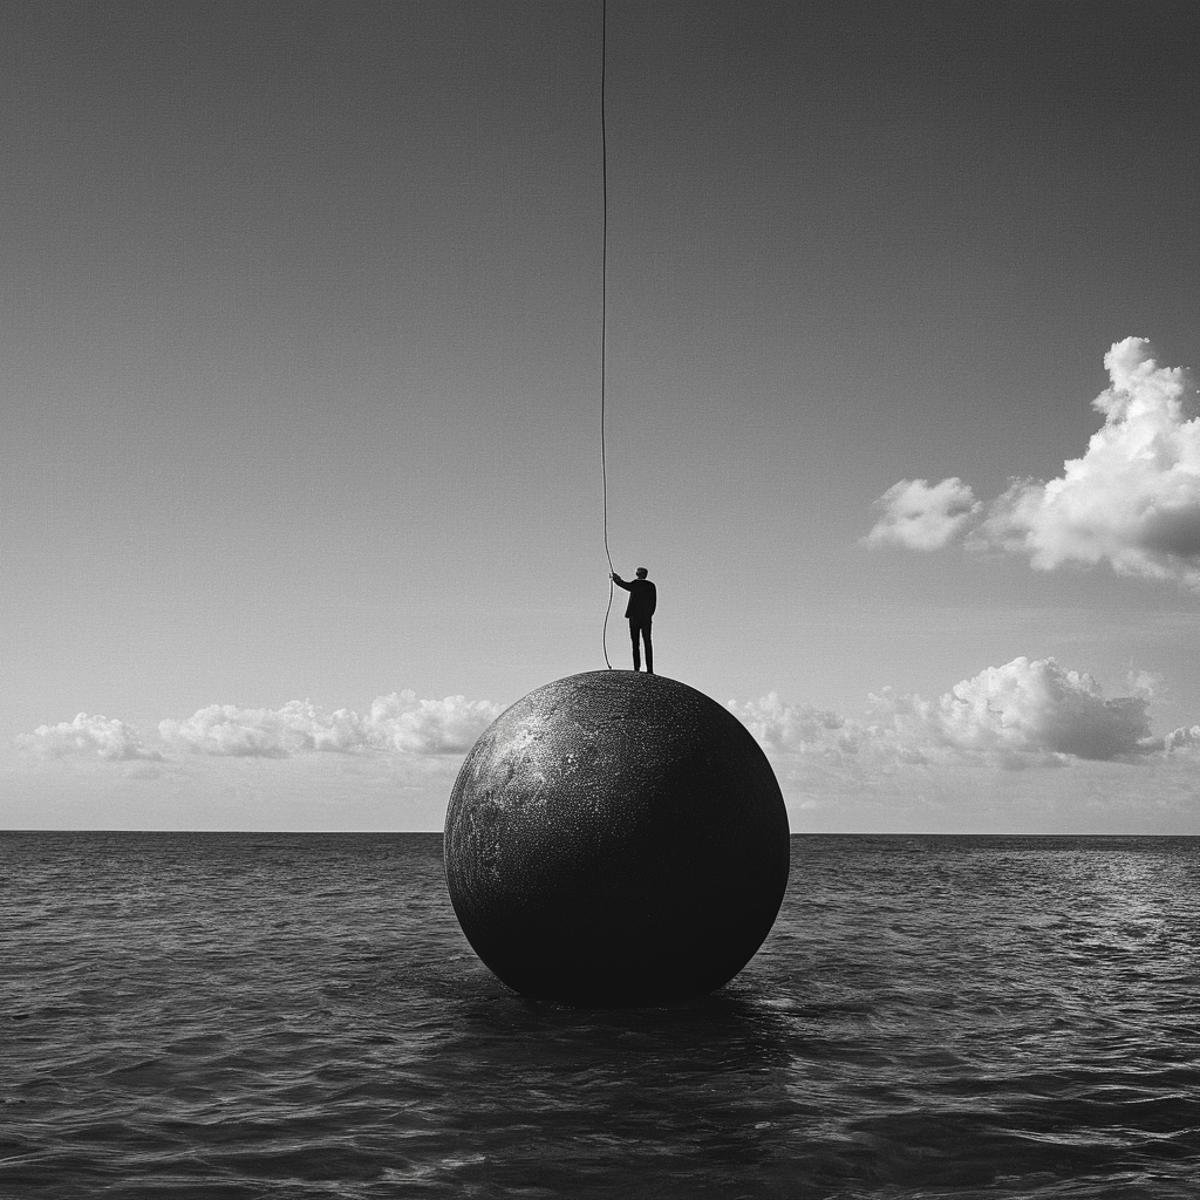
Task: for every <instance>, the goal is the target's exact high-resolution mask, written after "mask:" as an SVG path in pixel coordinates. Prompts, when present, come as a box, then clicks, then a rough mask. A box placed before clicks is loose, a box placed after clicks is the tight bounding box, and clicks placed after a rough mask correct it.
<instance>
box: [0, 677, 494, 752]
mask: <svg viewBox="0 0 1200 1200" xmlns="http://www.w3.org/2000/svg"><path fill="white" fill-rule="evenodd" d="M499 712H500V706H499V705H497V704H493V703H492V702H491V701H490V700H468V699H466V698H465V697H463V696H447V697H446V698H445V699H443V700H424V699H420V698H419V697H418V696H417V695H416V693H415V692H412V691H403V692H393V693H392V694H391V695H388V696H379V697H377V698H376V699H375V700H374V701H372V703H371V706H370V708H369V709H368V710H367V711H366V712H365V713H358V712H355V711H354V710H352V709H349V708H339V709H336V710H334V711H332V712H328V711H326V710H324V709H321V708H319V707H317V706H316V705H314V704H313V703H311V702H310V701H308V700H291V701H289V702H288V703H287V704H284V705H283V706H282V707H280V708H241V707H239V706H237V705H234V704H211V705H209V706H208V707H207V708H201V709H199V710H198V711H197V712H195V713H193V714H192V715H191V716H190V717H185V718H183V719H182V720H177V719H174V718H167V719H165V720H163V721H160V722H159V724H158V730H157V733H158V738H157V743H156V744H157V745H158V746H160V747H162V749H156V748H153V747H152V746H147V744H146V742H145V741H144V740H143V738H142V735H141V734H140V733H139V732H138V731H137V730H136V729H135V728H134V727H133V726H131V725H127V724H126V723H125V722H124V721H118V720H110V719H109V718H108V717H99V716H94V717H92V716H88V715H87V714H86V713H80V714H79V715H78V716H77V717H76V718H75V719H74V720H73V721H63V722H60V723H59V724H57V725H41V726H39V727H38V728H37V729H35V730H34V731H33V732H32V733H26V734H20V735H19V736H18V737H17V739H16V740H17V745H18V746H19V747H21V748H22V749H24V750H26V751H29V752H33V753H37V754H41V755H42V756H44V757H48V758H98V759H105V760H108V761H126V760H130V759H150V760H154V761H162V760H163V758H164V755H163V749H166V750H172V751H184V752H190V753H195V754H206V755H214V756H224V757H237V758H291V757H293V756H295V755H300V754H308V753H315V752H320V751H333V752H339V753H343V754H357V753H366V752H388V751H391V752H398V753H402V754H408V755H418V756H422V757H431V756H432V757H436V756H440V755H454V754H465V753H466V751H467V750H469V749H470V748H471V745H472V743H473V742H474V741H475V739H476V738H477V737H478V736H479V735H480V734H481V733H482V732H483V730H484V729H486V728H487V726H488V725H490V724H491V722H492V721H493V720H495V718H496V717H497V715H498V714H499Z"/></svg>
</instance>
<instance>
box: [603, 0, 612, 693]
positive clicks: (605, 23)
mask: <svg viewBox="0 0 1200 1200" xmlns="http://www.w3.org/2000/svg"><path fill="white" fill-rule="evenodd" d="M607 74H608V0H601V4H600V197H601V206H600V207H601V218H600V247H601V250H600V479H601V485H602V488H603V496H604V557H605V558H607V559H608V574H609V580H608V607H607V608H606V609H605V610H604V632H603V634H602V635H601V644H602V646H603V648H604V665H605V666H606V667H607V668H608V669H609V670H610V671H611V670H612V663H610V662H609V661H608V617H609V614H610V613H611V612H612V602H613V581H612V574H613V561H612V554H611V553H610V552H609V549H608V454H607V448H606V446H605V437H604V417H605V411H604V410H605V402H606V400H607V374H608V372H607V369H606V368H607V365H608V126H607V122H606V120H605V103H604V101H605V96H604V85H605V82H606V76H607Z"/></svg>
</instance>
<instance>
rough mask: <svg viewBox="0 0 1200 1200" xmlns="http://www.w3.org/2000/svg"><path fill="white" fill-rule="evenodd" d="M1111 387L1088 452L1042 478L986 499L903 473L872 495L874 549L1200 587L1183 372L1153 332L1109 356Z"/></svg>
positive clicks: (1198, 473) (1198, 442) (1197, 507)
mask: <svg viewBox="0 0 1200 1200" xmlns="http://www.w3.org/2000/svg"><path fill="white" fill-rule="evenodd" d="M1104 366H1105V369H1106V370H1107V371H1108V377H1109V387H1107V388H1106V389H1105V390H1104V391H1103V392H1101V393H1100V395H1099V396H1097V397H1096V398H1095V400H1093V401H1092V406H1093V408H1095V409H1096V410H1097V411H1098V412H1100V413H1102V414H1103V415H1104V424H1103V426H1102V427H1101V428H1100V429H1099V430H1098V431H1097V432H1096V433H1095V434H1093V435H1092V437H1091V439H1090V440H1089V442H1088V445H1087V449H1086V450H1085V452H1084V454H1083V455H1082V457H1080V458H1075V459H1070V460H1068V461H1067V462H1066V463H1064V464H1063V472H1062V475H1061V476H1059V477H1058V478H1056V479H1051V480H1049V481H1046V482H1043V481H1040V480H1035V479H1014V480H1013V482H1012V483H1011V484H1010V486H1009V487H1008V489H1007V490H1006V491H1005V492H1004V493H1003V494H1002V495H1000V496H998V497H996V498H995V499H994V500H992V501H991V502H990V503H987V504H984V503H983V502H981V501H979V500H977V499H976V497H975V494H974V492H973V490H972V489H971V487H970V485H969V484H967V483H964V482H963V481H962V480H961V479H959V478H957V477H951V478H948V479H943V480H942V481H941V482H939V483H936V484H931V483H929V481H928V480H925V479H902V480H900V481H899V482H898V483H896V484H894V485H893V486H892V487H890V488H889V489H888V490H887V491H886V492H884V494H883V495H882V496H880V497H879V499H878V500H877V501H876V502H875V507H876V509H877V510H878V512H879V518H878V520H877V521H876V523H875V525H874V526H873V528H872V529H871V530H870V532H869V533H868V534H867V536H866V539H865V541H866V542H867V544H868V545H871V546H886V545H894V546H902V547H905V548H907V549H910V550H922V551H932V550H938V549H941V548H943V547H945V546H948V545H950V544H951V543H953V542H956V541H957V542H961V543H962V544H964V545H965V546H966V547H967V548H968V549H975V550H979V549H998V550H1002V551H1005V552H1008V553H1013V554H1022V555H1026V556H1027V557H1028V558H1029V561H1030V564H1031V565H1032V566H1033V567H1034V568H1036V569H1038V570H1043V571H1050V570H1054V569H1055V568H1057V567H1060V566H1064V565H1067V564H1075V565H1081V566H1097V565H1100V564H1107V565H1108V566H1110V567H1111V568H1112V569H1113V570H1114V571H1115V572H1117V573H1118V574H1120V575H1126V576H1137V577H1141V578H1147V579H1156V580H1168V581H1172V582H1175V583H1178V584H1182V585H1183V586H1185V587H1188V588H1191V589H1193V590H1200V416H1189V413H1188V404H1187V402H1188V401H1189V400H1190V398H1191V395H1193V394H1194V389H1193V387H1192V383H1191V379H1190V376H1189V374H1188V372H1187V371H1186V370H1184V369H1183V368H1180V367H1161V366H1159V365H1158V363H1157V362H1156V361H1155V360H1154V358H1153V357H1152V351H1151V347H1150V343H1149V341H1148V340H1147V339H1146V338H1140V337H1129V338H1125V340H1124V341H1120V342H1116V343H1115V344H1114V345H1113V346H1112V347H1111V348H1110V349H1109V351H1108V353H1107V354H1106V355H1105V356H1104Z"/></svg>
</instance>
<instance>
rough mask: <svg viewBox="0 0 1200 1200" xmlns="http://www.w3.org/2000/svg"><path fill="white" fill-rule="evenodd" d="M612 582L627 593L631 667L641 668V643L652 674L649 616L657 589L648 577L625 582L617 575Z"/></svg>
mask: <svg viewBox="0 0 1200 1200" xmlns="http://www.w3.org/2000/svg"><path fill="white" fill-rule="evenodd" d="M613 583H615V584H616V585H617V587H623V588H624V589H625V590H626V591H627V592H628V593H629V603H628V604H627V605H625V616H626V617H628V618H629V637H630V640H631V641H632V642H633V669H634V670H635V671H640V670H641V669H642V655H641V645H640V644H639V643H642V642H644V643H645V646H646V670H647V672H649V674H651V675H653V674H654V647H653V645H652V644H651V642H650V618H651V617H653V616H654V609H655V607H656V606H657V604H658V589H657V588H655V586H654V584H652V583H651V582H650V580H648V579H631V580H630V581H629V582H628V583H626V582H625V580H623V579H622V578H621V577H620V576H619V575H614V576H613Z"/></svg>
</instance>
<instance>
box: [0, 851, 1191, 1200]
mask: <svg viewBox="0 0 1200 1200" xmlns="http://www.w3.org/2000/svg"><path fill="white" fill-rule="evenodd" d="M792 853H793V859H792V878H791V885H790V888H789V891H788V894H787V898H786V900H785V902H784V907H783V910H782V912H781V914H780V916H779V920H778V921H777V923H776V925H775V928H774V931H773V932H772V934H771V936H770V938H769V939H768V940H767V942H766V944H765V945H764V947H763V949H762V950H761V951H760V952H759V954H758V955H757V957H756V958H755V959H754V960H753V961H752V962H751V963H750V965H749V966H748V967H747V968H746V970H745V971H743V972H742V974H741V975H740V976H739V977H738V978H737V979H736V980H735V981H734V982H733V983H732V984H730V985H729V986H728V987H726V988H725V989H724V990H722V991H721V992H718V993H716V994H714V995H713V996H711V997H708V998H706V999H704V1000H702V1001H700V1002H697V1003H694V1004H691V1005H688V1006H684V1007H679V1008H658V1009H656V1008H649V1009H635V1010H627V1011H586V1010H577V1009H570V1008H563V1007H559V1006H556V1005H553V1004H548V1003H535V1002H531V1001H527V1000H524V999H522V998H520V997H519V996H516V995H514V994H512V993H510V992H509V991H507V990H506V989H505V988H504V987H503V985H501V984H500V983H499V982H497V980H496V979H495V978H494V977H493V976H492V975H491V974H490V973H489V972H488V971H487V970H486V968H484V967H483V966H482V965H481V964H480V962H479V961H478V960H477V959H476V957H475V956H474V954H473V952H472V951H471V949H470V947H469V946H468V945H467V943H466V941H465V939H464V938H463V936H462V934H461V932H460V931H459V928H458V924H457V922H456V920H455V917H454V913H453V910H452V909H451V907H450V903H449V900H448V898H447V895H446V892H445V885H444V882H443V876H442V865H441V838H440V837H439V836H437V835H429V834H404V835H325V834H310V835H293V834H287V835H274V834H272V835H253V834H134V833H115V834H103V833H78V834H66V833H62V834H58V833H8V834H0V1197H3V1198H4V1200H27V1198H28V1200H34V1198H41V1197H45V1198H48V1200H49V1198H53V1200H72V1198H73V1197H93V1196H95V1197H100V1196H103V1197H122V1198H123V1197H131V1198H133V1197H164V1198H167V1197H169V1198H171V1200H187V1198H190V1197H197V1198H199V1197H204V1198H206V1200H216V1198H221V1200H224V1198H231V1200H232V1198H239V1197H246V1198H250V1197H272V1198H287V1200H301V1198H308V1197H313V1198H316V1197H321V1198H325V1197H330V1198H333V1197H345V1198H348V1200H349V1198H353V1200H367V1198H375V1197H400V1198H405V1197H423V1196H453V1197H490V1196H512V1197H558V1196H563V1197H585V1198H586V1197H613V1198H619V1200H639V1198H641V1197H680V1198H687V1200H692V1198H700V1200H704V1198H708V1197H712V1198H717V1197H719V1198H721V1200H736V1198H738V1197H746V1198H755V1197H796V1198H810V1197H811V1198H817V1197H847V1198H848V1197H887V1198H899V1197H929V1198H932V1197H950V1196H953V1197H975V1196H978V1197H999V1196H1005V1197H1021V1198H1023V1200H1024V1198H1049V1197H1120V1198H1125V1197H1187V1198H1188V1200H1193V1198H1194V1197H1196V1196H1197V1195H1200V839H1195V838H1054V837H1049V838H1047V837H1039V838H1019V837H989V838H980V837H824V836H822V837H811V836H801V837H796V838H793V841H792Z"/></svg>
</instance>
